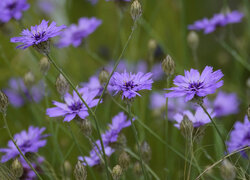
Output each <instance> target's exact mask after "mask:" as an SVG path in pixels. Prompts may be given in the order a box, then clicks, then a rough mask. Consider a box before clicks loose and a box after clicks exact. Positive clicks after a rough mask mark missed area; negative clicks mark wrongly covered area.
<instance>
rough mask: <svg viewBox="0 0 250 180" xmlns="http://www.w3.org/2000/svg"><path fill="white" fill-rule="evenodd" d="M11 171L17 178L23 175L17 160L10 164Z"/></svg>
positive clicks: (21, 167)
mask: <svg viewBox="0 0 250 180" xmlns="http://www.w3.org/2000/svg"><path fill="white" fill-rule="evenodd" d="M11 171H12V173H13V174H14V176H15V177H17V178H20V177H21V176H22V175H23V166H22V164H21V162H20V161H19V160H18V159H17V158H16V159H15V160H14V161H13V162H12V164H11Z"/></svg>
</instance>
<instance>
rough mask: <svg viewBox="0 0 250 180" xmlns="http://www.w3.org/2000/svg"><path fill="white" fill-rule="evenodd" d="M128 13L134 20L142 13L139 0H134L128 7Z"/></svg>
mask: <svg viewBox="0 0 250 180" xmlns="http://www.w3.org/2000/svg"><path fill="white" fill-rule="evenodd" d="M130 14H131V16H132V19H133V20H134V21H137V20H138V19H139V18H140V17H141V15H142V7H141V3H140V2H139V0H134V2H133V3H132V5H131V8H130Z"/></svg>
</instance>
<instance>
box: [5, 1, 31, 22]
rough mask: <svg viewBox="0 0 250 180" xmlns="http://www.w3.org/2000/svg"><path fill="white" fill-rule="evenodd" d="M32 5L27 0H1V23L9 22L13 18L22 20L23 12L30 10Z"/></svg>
mask: <svg viewBox="0 0 250 180" xmlns="http://www.w3.org/2000/svg"><path fill="white" fill-rule="evenodd" d="M29 7H30V5H29V4H28V3H27V1H26V0H1V1H0V23H1V22H2V23H7V22H8V21H10V20H11V19H12V18H14V19H16V20H20V19H21V18H22V12H23V11H26V10H28V9H29Z"/></svg>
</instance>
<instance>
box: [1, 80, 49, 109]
mask: <svg viewBox="0 0 250 180" xmlns="http://www.w3.org/2000/svg"><path fill="white" fill-rule="evenodd" d="M44 88H45V86H44V82H43V81H40V82H39V83H37V84H34V85H33V86H30V87H27V86H26V85H25V84H24V82H23V80H22V79H21V78H12V79H10V80H9V88H6V89H4V92H5V94H6V95H7V96H8V99H9V102H10V104H11V105H12V106H14V107H21V106H23V105H24V104H25V103H27V102H33V101H34V102H36V103H38V102H40V101H41V100H42V98H43V97H44Z"/></svg>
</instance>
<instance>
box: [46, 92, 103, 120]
mask: <svg viewBox="0 0 250 180" xmlns="http://www.w3.org/2000/svg"><path fill="white" fill-rule="evenodd" d="M78 92H79V93H80V94H81V95H82V98H83V100H84V101H85V102H86V103H87V105H88V106H89V108H92V107H95V106H96V105H97V103H98V101H99V99H95V97H96V96H97V94H98V91H96V90H95V91H90V90H89V89H88V88H82V89H79V90H78ZM64 101H65V103H60V102H57V101H53V104H54V105H55V106H56V107H53V108H48V109H47V111H46V114H47V115H48V116H49V117H59V116H63V117H64V121H66V122H69V121H71V120H72V119H74V118H75V117H76V115H77V116H78V117H79V118H81V119H85V118H86V117H87V116H88V115H89V113H88V109H87V107H86V106H85V105H84V104H83V102H82V101H81V99H80V98H79V96H78V95H77V93H76V92H75V91H74V92H73V96H72V95H71V94H69V93H66V94H65V96H64Z"/></svg>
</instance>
